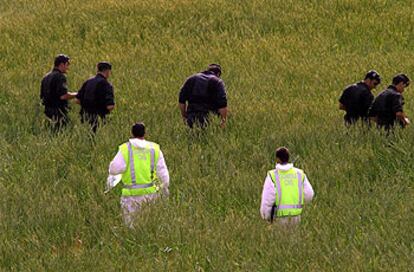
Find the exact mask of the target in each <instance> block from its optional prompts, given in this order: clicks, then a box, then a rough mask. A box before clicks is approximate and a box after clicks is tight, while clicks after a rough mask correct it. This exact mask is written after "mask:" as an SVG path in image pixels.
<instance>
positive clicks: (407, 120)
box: [404, 117, 411, 126]
mask: <svg viewBox="0 0 414 272" xmlns="http://www.w3.org/2000/svg"><path fill="white" fill-rule="evenodd" d="M404 123H405V126H408V125H409V124H410V123H411V122H410V119H408V118H407V117H404Z"/></svg>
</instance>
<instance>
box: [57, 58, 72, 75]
mask: <svg viewBox="0 0 414 272" xmlns="http://www.w3.org/2000/svg"><path fill="white" fill-rule="evenodd" d="M54 65H55V69H58V70H59V71H60V72H62V73H66V72H67V71H68V70H69V65H70V58H69V56H67V55H64V54H59V55H57V56H56V57H55V62H54Z"/></svg>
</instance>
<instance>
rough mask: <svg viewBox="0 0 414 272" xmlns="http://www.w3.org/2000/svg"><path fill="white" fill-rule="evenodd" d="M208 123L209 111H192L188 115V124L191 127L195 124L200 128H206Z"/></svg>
mask: <svg viewBox="0 0 414 272" xmlns="http://www.w3.org/2000/svg"><path fill="white" fill-rule="evenodd" d="M208 123H209V121H208V113H190V114H188V116H187V125H188V126H189V127H190V128H193V127H194V125H196V126H198V127H200V128H206V127H207V125H208Z"/></svg>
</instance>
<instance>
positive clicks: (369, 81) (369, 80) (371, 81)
mask: <svg viewBox="0 0 414 272" xmlns="http://www.w3.org/2000/svg"><path fill="white" fill-rule="evenodd" d="M364 83H365V84H366V85H367V86H368V88H369V89H370V90H372V89H374V88H375V87H377V85H378V84H380V83H381V76H380V74H378V72H377V71H375V70H371V71H368V73H367V74H366V75H365V78H364Z"/></svg>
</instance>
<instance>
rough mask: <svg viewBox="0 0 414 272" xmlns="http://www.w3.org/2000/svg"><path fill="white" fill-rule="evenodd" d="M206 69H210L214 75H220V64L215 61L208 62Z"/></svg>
mask: <svg viewBox="0 0 414 272" xmlns="http://www.w3.org/2000/svg"><path fill="white" fill-rule="evenodd" d="M207 71H211V72H213V73H215V74H216V75H219V74H220V75H221V65H220V64H217V63H212V64H209V65H208V67H207Z"/></svg>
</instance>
